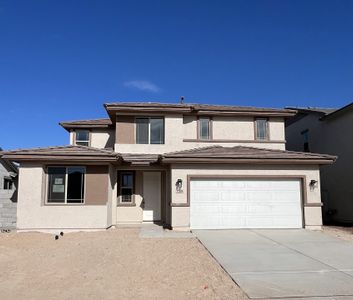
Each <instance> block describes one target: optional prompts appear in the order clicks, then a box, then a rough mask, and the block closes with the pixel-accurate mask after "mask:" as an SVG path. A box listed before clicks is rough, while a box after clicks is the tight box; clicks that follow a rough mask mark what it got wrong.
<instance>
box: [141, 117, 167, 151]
mask: <svg viewBox="0 0 353 300" xmlns="http://www.w3.org/2000/svg"><path fill="white" fill-rule="evenodd" d="M138 119H147V120H148V123H147V124H148V131H147V134H148V137H147V141H148V143H146V144H142V143H138V142H137V120H138ZM151 119H161V120H162V121H163V142H162V143H151ZM135 143H136V145H165V117H164V116H153V117H143V116H139V117H135Z"/></svg>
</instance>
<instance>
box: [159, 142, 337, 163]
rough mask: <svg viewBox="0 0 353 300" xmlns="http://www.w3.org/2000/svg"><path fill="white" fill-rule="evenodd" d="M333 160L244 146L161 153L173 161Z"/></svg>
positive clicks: (165, 160) (256, 161)
mask: <svg viewBox="0 0 353 300" xmlns="http://www.w3.org/2000/svg"><path fill="white" fill-rule="evenodd" d="M335 160H336V157H335V156H331V155H326V154H316V153H308V152H294V151H286V150H274V149H262V148H253V147H244V146H235V147H222V146H211V147H204V148H194V149H190V150H185V151H178V152H172V153H167V154H164V155H163V162H173V163H200V162H204V163H222V162H223V163H224V162H229V163H259V164H331V163H333V162H334V161H335Z"/></svg>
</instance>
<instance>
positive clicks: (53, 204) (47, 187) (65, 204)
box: [44, 165, 87, 206]
mask: <svg viewBox="0 0 353 300" xmlns="http://www.w3.org/2000/svg"><path fill="white" fill-rule="evenodd" d="M75 167H80V168H84V170H85V173H84V175H85V176H84V183H83V184H84V191H83V199H82V202H81V203H67V186H68V172H67V169H68V168H75ZM49 168H65V169H66V172H65V202H48V200H49V199H48V198H49V189H50V186H49V172H48V169H49ZM86 175H87V169H86V167H85V166H60V165H55V166H47V167H46V177H47V178H46V191H45V195H46V197H45V202H44V204H45V205H52V206H56V205H59V206H70V205H74V206H80V205H84V204H85V202H86V191H87V185H86V181H87V178H86ZM71 200H80V199H71Z"/></svg>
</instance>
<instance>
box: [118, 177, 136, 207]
mask: <svg viewBox="0 0 353 300" xmlns="http://www.w3.org/2000/svg"><path fill="white" fill-rule="evenodd" d="M123 174H130V175H132V188H131V189H132V194H131V201H130V202H123V201H121V200H122V192H121V191H122V186H121V182H122V180H121V177H122V175H123ZM117 178H118V187H117V195H116V196H117V206H135V205H136V204H135V191H136V172H135V171H130V170H119V171H118V174H117Z"/></svg>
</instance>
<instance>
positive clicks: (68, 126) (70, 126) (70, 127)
mask: <svg viewBox="0 0 353 300" xmlns="http://www.w3.org/2000/svg"><path fill="white" fill-rule="evenodd" d="M59 125H60V126H61V127H63V128H64V129H65V130H67V131H69V132H70V131H71V130H75V129H87V130H89V129H92V128H93V129H94V128H103V129H104V128H106V129H108V128H114V125H113V124H111V125H104V124H102V125H98V124H91V125H90V124H63V123H59Z"/></svg>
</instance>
